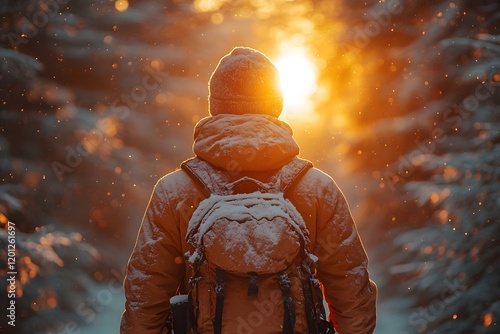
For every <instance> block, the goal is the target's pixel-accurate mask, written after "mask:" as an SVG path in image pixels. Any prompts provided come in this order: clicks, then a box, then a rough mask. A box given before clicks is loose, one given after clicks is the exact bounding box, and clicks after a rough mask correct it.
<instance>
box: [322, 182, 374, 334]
mask: <svg viewBox="0 0 500 334" xmlns="http://www.w3.org/2000/svg"><path fill="white" fill-rule="evenodd" d="M321 198H322V199H321V202H320V204H319V207H318V213H319V215H318V218H317V219H318V221H317V222H318V225H317V238H316V246H315V251H314V253H315V254H316V256H317V257H318V268H317V274H318V279H319V280H320V282H321V283H322V285H323V289H324V295H325V299H326V302H327V303H328V308H329V310H330V320H331V321H332V322H333V323H334V325H335V330H336V331H337V332H338V333H339V334H369V333H373V331H374V329H375V325H376V299H377V286H376V285H375V283H374V282H373V281H371V280H370V278H369V275H368V258H367V255H366V253H365V250H364V248H363V245H362V243H361V240H360V237H359V235H358V231H357V228H356V225H355V224H354V221H353V219H352V216H351V213H350V210H349V207H348V204H347V202H346V200H345V197H344V195H343V194H342V192H341V191H340V190H339V189H338V187H337V186H336V184H335V183H334V182H333V180H331V179H330V182H329V184H328V186H327V187H326V188H324V189H323V194H321Z"/></svg>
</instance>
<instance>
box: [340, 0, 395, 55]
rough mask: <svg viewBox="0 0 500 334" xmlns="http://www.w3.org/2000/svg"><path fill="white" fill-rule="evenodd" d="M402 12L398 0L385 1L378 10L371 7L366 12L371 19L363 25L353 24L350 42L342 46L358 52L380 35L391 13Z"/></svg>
mask: <svg viewBox="0 0 500 334" xmlns="http://www.w3.org/2000/svg"><path fill="white" fill-rule="evenodd" d="M402 12H403V5H402V4H401V1H400V0H389V1H387V2H385V8H382V9H380V10H378V11H377V10H375V9H372V10H370V11H369V12H368V15H369V17H370V18H371V20H369V21H368V22H366V23H365V25H364V26H362V27H360V26H355V27H354V28H353V30H352V36H351V39H352V43H347V45H344V46H343V48H344V49H345V50H346V51H354V52H360V51H361V49H364V48H365V47H367V46H368V45H369V44H370V41H371V39H372V38H374V37H376V36H378V35H380V33H381V32H382V28H385V27H387V26H389V24H390V23H391V21H392V18H393V15H398V14H400V13H402Z"/></svg>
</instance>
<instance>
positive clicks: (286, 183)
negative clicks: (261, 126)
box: [182, 158, 334, 334]
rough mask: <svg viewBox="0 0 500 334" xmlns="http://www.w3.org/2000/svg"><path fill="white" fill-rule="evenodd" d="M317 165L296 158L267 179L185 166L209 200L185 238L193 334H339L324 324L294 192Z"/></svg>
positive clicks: (195, 162) (197, 162)
mask: <svg viewBox="0 0 500 334" xmlns="http://www.w3.org/2000/svg"><path fill="white" fill-rule="evenodd" d="M311 167H312V164H311V163H310V162H308V161H306V160H302V159H299V158H295V159H293V160H292V161H291V162H290V163H288V164H286V165H285V166H283V167H282V168H281V169H280V170H279V171H277V172H276V173H275V174H274V175H272V176H271V177H270V178H269V179H268V180H267V182H261V181H258V180H255V179H253V178H250V177H247V176H245V177H242V178H240V179H238V180H236V181H234V182H230V177H229V174H228V172H226V171H223V170H221V169H218V168H215V167H214V166H212V165H211V164H209V163H208V162H206V161H203V160H201V159H199V158H194V159H191V160H188V161H186V162H184V163H183V164H182V169H183V170H185V171H186V172H187V173H188V174H190V175H191V176H192V177H193V178H194V179H195V180H197V181H198V182H200V183H201V184H202V185H203V186H204V188H205V191H206V195H207V196H209V197H208V198H206V199H205V200H203V201H202V202H200V204H199V206H198V207H197V208H196V210H195V211H194V213H193V215H192V217H191V219H190V221H189V225H188V230H187V234H186V241H187V242H188V243H189V245H190V246H191V247H192V251H191V252H188V253H186V259H187V260H188V262H189V264H190V266H191V268H192V277H191V279H190V284H191V291H190V296H189V303H190V306H191V310H190V314H191V318H192V319H191V320H190V321H189V324H188V332H189V333H215V334H220V333H238V334H240V333H241V334H250V333H256V334H266V333H276V334H278V333H285V334H293V333H309V334H313V333H333V332H334V331H333V328H332V326H331V323H329V322H327V321H326V320H325V309H324V306H323V299H322V298H323V297H322V293H321V290H320V287H319V282H318V281H317V279H316V278H315V276H314V264H315V262H316V260H317V259H316V258H315V256H314V255H312V254H311V253H310V252H309V250H308V249H307V247H308V244H309V233H308V230H307V228H306V224H305V222H304V219H303V218H302V216H301V215H300V213H299V212H298V211H297V209H296V208H295V206H294V205H293V204H292V202H290V201H289V200H288V199H287V198H286V194H287V190H288V189H290V187H291V186H292V185H293V184H294V183H295V182H296V181H297V180H298V179H299V178H300V177H301V176H302V175H304V173H305V172H306V171H307V170H308V169H309V168H311Z"/></svg>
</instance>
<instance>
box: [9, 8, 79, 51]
mask: <svg viewBox="0 0 500 334" xmlns="http://www.w3.org/2000/svg"><path fill="white" fill-rule="evenodd" d="M69 2H70V0H40V2H39V4H40V9H39V10H37V11H36V12H34V13H33V14H32V15H31V17H30V18H28V17H27V16H26V15H24V16H23V17H22V18H21V31H20V32H21V34H20V35H19V34H17V33H15V32H12V31H11V32H9V33H8V34H7V38H8V40H9V43H10V45H11V46H12V47H13V48H17V47H18V46H19V45H21V44H27V43H28V42H29V41H30V40H31V39H32V38H35V36H36V35H37V34H38V33H39V32H40V29H42V28H44V27H45V26H47V24H48V23H49V21H50V18H53V17H55V16H56V15H58V14H59V13H60V7H59V6H60V5H66V4H67V3H69Z"/></svg>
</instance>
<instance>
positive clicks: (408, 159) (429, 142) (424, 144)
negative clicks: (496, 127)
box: [382, 72, 500, 191]
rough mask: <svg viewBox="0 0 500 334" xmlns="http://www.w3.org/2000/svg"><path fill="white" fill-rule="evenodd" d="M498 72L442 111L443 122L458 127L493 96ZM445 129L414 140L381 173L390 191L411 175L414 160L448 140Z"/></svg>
mask: <svg viewBox="0 0 500 334" xmlns="http://www.w3.org/2000/svg"><path fill="white" fill-rule="evenodd" d="M498 76H499V74H498V73H497V72H493V73H490V74H489V75H488V80H486V81H484V82H482V83H481V84H480V85H477V86H476V88H475V89H474V94H471V95H469V96H467V97H466V98H465V99H463V100H462V102H461V103H460V104H459V105H454V106H453V107H450V108H447V109H445V110H444V111H443V112H442V120H443V122H444V123H446V124H449V125H451V126H452V127H454V128H456V129H457V128H458V127H460V126H461V125H462V123H463V121H464V120H466V119H468V118H469V117H471V116H472V114H473V113H474V112H476V111H477V109H478V108H479V106H480V103H481V102H484V101H486V100H488V99H490V98H492V97H493V96H494V92H495V90H496V89H497V88H498V87H500V80H498ZM445 133H446V132H445V130H444V129H443V128H441V127H435V128H434V129H432V131H431V137H430V138H427V139H425V140H415V144H416V145H417V148H416V149H414V150H413V151H412V152H410V153H409V154H408V155H406V156H400V157H399V158H398V163H397V164H396V166H395V167H393V168H392V169H387V170H385V171H384V173H383V174H382V177H383V181H384V184H386V185H388V187H389V189H390V190H391V191H394V190H395V189H396V187H395V184H396V183H397V182H400V181H404V180H405V179H407V178H409V177H411V175H413V173H414V172H415V170H416V167H415V165H416V162H417V161H418V160H419V158H420V157H421V156H422V155H424V154H432V153H434V152H435V151H436V148H437V144H442V143H444V142H446V141H447V140H448V138H449V137H448V136H447V135H446V134H445Z"/></svg>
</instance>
